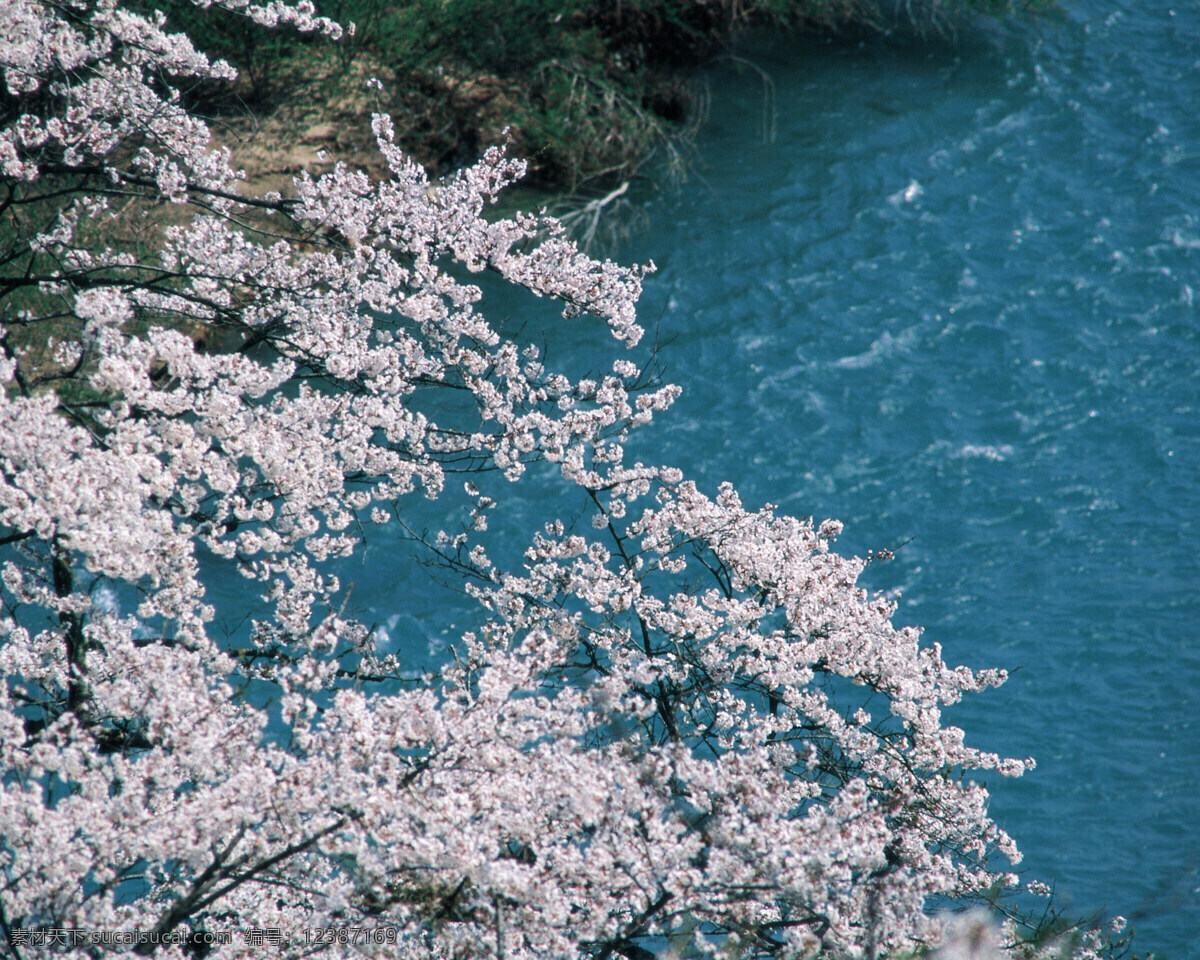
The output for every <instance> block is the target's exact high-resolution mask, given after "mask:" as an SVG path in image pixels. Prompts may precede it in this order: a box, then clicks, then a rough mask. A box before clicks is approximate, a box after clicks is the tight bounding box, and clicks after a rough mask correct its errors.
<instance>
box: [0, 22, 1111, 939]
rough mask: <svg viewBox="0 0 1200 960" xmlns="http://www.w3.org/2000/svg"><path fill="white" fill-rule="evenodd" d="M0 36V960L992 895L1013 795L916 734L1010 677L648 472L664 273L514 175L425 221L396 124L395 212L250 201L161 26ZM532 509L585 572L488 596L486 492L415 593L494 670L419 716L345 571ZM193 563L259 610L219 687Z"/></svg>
mask: <svg viewBox="0 0 1200 960" xmlns="http://www.w3.org/2000/svg"><path fill="white" fill-rule="evenodd" d="M198 5H199V6H207V5H209V4H207V3H198ZM215 5H220V6H223V7H226V8H229V9H232V10H235V11H241V12H242V13H243V14H244V15H245V16H247V17H252V18H254V19H255V20H256V21H258V22H260V23H265V24H281V25H282V26H283V27H284V28H291V29H300V30H306V31H321V32H324V33H326V34H328V35H331V36H336V35H337V33H338V31H339V29H340V28H339V27H338V26H337V25H336V24H333V23H331V22H329V21H326V20H323V19H320V18H318V17H315V16H314V11H313V9H312V7H311V5H309V4H307V3H303V2H302V3H299V4H297V5H296V6H286V5H284V4H282V3H278V2H275V3H270V4H265V5H254V4H249V3H247V2H246V0H218V4H215ZM0 23H2V24H3V28H2V29H0V70H2V72H3V79H4V84H5V92H4V101H3V104H4V106H3V122H2V127H0V183H2V186H3V197H2V199H0V217H2V218H3V219H2V221H0V223H2V227H0V263H2V264H3V267H2V270H3V272H2V273H0V303H2V305H3V306H2V309H3V313H2V315H0V322H2V324H3V339H2V341H0V343H2V344H3V352H2V356H0V381H2V382H3V383H4V384H5V390H4V392H3V393H0V551H2V552H0V562H2V567H0V602H2V610H0V935H2V936H3V937H4V939H5V940H6V941H7V949H8V950H9V951H10V952H11V953H12V954H13V955H14V956H16V957H18V958H21V960H24V958H26V957H28V956H34V955H42V954H43V953H46V952H52V953H55V954H62V955H65V956H73V957H79V958H81V960H82V958H84V957H89V958H90V957H96V956H100V955H102V954H104V953H106V952H109V951H128V950H133V952H135V953H137V954H140V955H147V956H149V955H153V956H156V957H164V958H183V957H201V956H211V957H218V958H225V957H235V956H254V957H300V956H307V955H310V954H314V953H319V954H321V955H323V956H379V957H422V958H429V957H463V958H466V957H476V956H487V957H496V958H502V957H565V956H579V957H593V958H597V960H608V958H610V957H613V956H614V955H620V956H623V957H626V958H629V960H643V958H649V957H652V956H657V955H661V954H668V953H670V954H673V955H678V956H691V955H695V954H700V953H703V954H714V955H722V956H780V957H793V956H794V957H802V956H847V957H850V956H854V957H882V956H894V955H904V954H911V953H912V952H913V951H920V950H923V949H925V948H927V947H930V946H933V945H936V944H937V943H939V942H941V940H942V939H943V937H944V936H946V927H945V924H944V922H943V920H942V919H940V917H939V915H938V914H937V913H936V912H935V908H937V907H940V906H945V905H947V904H953V903H956V902H964V901H967V900H971V899H972V898H979V897H981V896H983V895H985V894H987V893H989V892H994V891H995V890H996V889H998V888H1006V887H1012V886H1014V885H1015V884H1016V882H1017V881H1016V877H1015V876H1014V875H1012V874H1011V873H1007V872H1004V870H1001V869H998V868H997V867H996V866H995V865H994V862H995V861H996V859H997V857H999V858H1000V860H1002V861H1003V860H1007V861H1008V862H1009V863H1010V864H1015V863H1016V862H1017V861H1018V859H1019V855H1018V853H1017V850H1016V848H1015V846H1014V845H1013V843H1012V841H1011V840H1010V839H1009V837H1008V836H1006V835H1005V833H1004V832H1003V831H1002V830H1000V829H998V828H997V826H996V825H995V824H994V823H993V822H992V821H991V820H990V819H989V817H988V813H987V806H986V805H987V792H986V790H985V789H984V787H983V786H981V785H978V784H976V783H974V782H972V781H971V780H970V779H969V777H970V775H971V771H980V770H983V771H995V772H997V773H999V774H1001V775H1005V776H1010V775H1018V774H1020V773H1021V772H1023V771H1024V770H1025V769H1027V767H1028V766H1029V765H1030V763H1031V761H1021V760H1011V759H1003V758H1000V757H997V756H995V755H993V754H989V753H986V752H981V751H980V750H977V749H975V748H972V747H969V746H967V745H966V744H965V743H964V740H963V734H962V731H960V730H958V729H956V728H954V727H952V726H948V725H946V724H944V723H943V722H942V719H941V709H942V708H943V707H944V706H946V705H949V704H952V703H954V702H955V701H957V700H958V699H959V698H960V697H961V696H962V695H963V694H964V693H968V692H973V691H976V690H980V689H982V688H985V687H989V686H994V685H996V684H998V683H1000V682H1002V681H1003V679H1004V676H1003V673H1001V672H998V671H983V672H972V671H970V670H967V669H965V668H962V667H959V668H952V667H949V666H947V665H946V664H945V663H944V662H943V661H942V658H941V655H940V651H939V650H938V648H937V647H936V646H928V645H924V644H922V642H921V639H920V635H919V632H918V631H916V630H914V629H910V628H899V627H896V626H894V625H893V623H892V619H891V618H892V614H893V612H894V608H893V605H892V604H891V603H890V602H889V601H887V600H885V599H882V598H880V597H876V596H871V595H869V594H868V593H866V592H865V591H863V590H862V589H861V588H860V587H859V586H858V578H859V576H860V574H861V573H862V571H863V569H864V567H865V566H866V562H865V561H862V560H857V559H849V558H845V557H842V556H840V555H838V554H837V553H835V552H834V551H833V550H832V549H831V543H832V541H833V540H834V538H835V537H836V535H837V533H838V532H839V530H840V526H839V525H838V524H837V523H835V522H832V521H826V522H824V523H822V524H820V525H817V526H814V525H813V524H812V523H810V522H807V521H799V520H795V519H792V518H789V517H785V516H780V515H777V514H776V513H775V512H774V510H773V509H772V508H770V507H764V508H762V509H758V510H753V509H748V508H747V507H745V506H744V505H743V503H742V502H741V500H740V499H739V497H738V495H737V493H736V492H735V491H734V490H732V489H731V488H729V487H728V486H724V487H721V488H720V490H719V491H717V492H716V493H715V496H710V495H706V494H704V493H703V492H702V491H701V490H700V489H699V488H698V487H697V486H696V485H694V484H693V483H691V482H689V481H687V480H686V479H685V478H683V477H682V476H681V475H680V473H679V472H678V471H677V470H674V469H672V468H669V467H663V466H647V465H645V464H642V463H633V464H630V463H628V462H627V458H626V456H625V453H624V446H625V444H626V442H627V440H628V438H629V435H630V434H631V432H632V431H634V430H635V429H637V428H639V427H642V426H643V425H645V424H647V423H648V422H649V421H651V419H652V418H653V417H654V416H655V414H657V413H659V412H661V411H663V410H666V409H667V408H668V407H669V406H670V404H671V401H672V400H673V398H674V397H675V396H676V395H677V394H678V389H677V388H676V387H674V386H669V385H663V384H661V383H657V382H656V381H655V380H654V379H653V378H652V377H650V376H648V375H647V374H646V372H645V371H646V370H647V368H648V366H649V364H650V360H651V358H650V357H648V356H646V354H645V352H644V351H643V352H637V348H638V344H639V340H640V338H641V335H642V330H641V329H640V327H639V326H638V325H637V322H636V316H635V305H636V302H637V299H638V296H639V293H640V289H641V280H642V277H643V271H642V270H641V269H636V268H627V267H622V266H618V265H615V264H612V263H608V262H599V261H596V260H593V259H591V258H589V257H586V256H584V255H582V254H581V253H580V252H579V251H578V250H577V249H576V248H575V246H574V245H573V244H572V243H571V242H570V241H569V240H568V239H566V238H565V237H564V236H563V235H562V232H561V230H560V229H559V228H558V226H557V225H556V224H555V223H554V222H553V221H552V220H550V219H548V218H546V217H540V216H531V215H523V214H522V215H516V216H513V217H509V218H505V217H499V216H495V215H490V214H488V213H487V211H488V207H489V205H490V203H491V202H492V201H494V199H495V198H496V196H497V194H498V193H499V191H501V190H502V189H503V188H504V187H505V186H506V185H507V184H509V183H510V182H512V181H513V180H514V179H516V178H518V177H519V176H520V175H521V172H522V165H521V163H520V162H518V161H516V160H512V159H509V158H508V157H506V156H505V155H504V153H503V152H502V151H500V150H490V151H488V152H487V153H486V154H485V155H484V156H483V158H482V159H481V160H480V161H479V163H477V164H476V165H475V166H473V167H471V168H469V169H466V170H464V171H462V172H461V173H459V174H458V175H456V176H454V177H451V178H449V179H446V180H443V181H436V182H434V181H431V180H429V179H428V178H427V176H426V174H425V172H424V171H423V170H422V169H421V168H420V167H419V166H417V165H415V164H414V163H413V162H411V161H410V160H408V159H407V158H406V157H405V156H404V155H403V153H402V152H401V151H400V150H399V149H398V147H397V146H396V143H395V138H394V134H393V131H392V128H391V124H390V122H389V120H388V118H387V117H385V116H378V117H376V118H375V121H374V132H375V136H376V139H377V142H378V145H379V149H380V151H381V152H382V154H383V157H384V159H385V160H386V163H387V166H388V169H389V170H390V178H389V179H386V180H382V181H379V180H372V179H370V178H368V177H367V176H366V175H365V174H363V173H361V172H358V171H355V170H351V169H347V168H345V167H338V168H336V169H334V170H333V171H332V172H330V173H327V174H325V175H323V176H317V177H314V176H308V175H301V176H300V177H298V178H297V179H296V181H295V185H294V191H292V192H291V193H290V194H289V195H288V196H281V195H278V194H267V195H262V196H258V195H253V194H250V193H249V192H247V191H246V190H245V189H244V185H243V184H242V183H241V178H240V176H239V174H238V173H237V172H236V171H235V170H233V169H232V167H231V165H230V156H229V154H228V152H227V151H224V150H220V149H214V148H213V146H212V142H211V139H210V133H209V130H208V128H207V126H206V125H205V123H204V122H202V121H201V120H200V119H199V118H198V117H196V116H194V115H193V114H192V113H190V112H189V110H188V108H187V104H186V97H185V90H186V88H187V87H188V85H190V84H194V83H196V82H198V81H214V80H221V79H228V78H230V77H231V75H232V71H231V70H230V68H229V67H228V66H227V65H226V64H224V63H220V62H211V61H209V60H208V59H207V58H206V57H205V56H204V55H203V54H202V53H200V52H199V51H197V50H195V49H194V48H193V46H192V45H191V44H190V43H189V41H188V40H187V39H186V38H185V37H183V36H180V35H178V34H172V33H170V32H169V31H168V29H167V27H166V25H165V23H164V21H163V20H162V19H161V18H156V17H154V16H151V15H147V14H144V13H138V12H135V11H133V10H130V9H126V8H123V7H122V6H121V5H120V4H119V3H118V2H117V0H58V2H51V0H0ZM484 270H487V271H490V272H492V273H494V274H496V275H498V276H499V277H500V278H502V280H503V281H504V282H507V283H508V284H511V285H515V286H517V287H522V288H525V289H527V290H529V291H531V292H532V293H533V294H535V295H537V296H540V297H545V298H551V299H553V300H555V301H557V302H558V303H559V304H560V305H561V307H562V312H563V316H564V317H566V318H578V319H577V320H574V321H573V322H578V323H589V322H596V323H597V329H598V330H599V331H600V333H602V334H603V330H604V328H605V327H606V328H607V334H603V335H604V336H606V337H607V336H611V337H612V338H613V339H614V340H615V341H616V344H615V345H614V347H615V349H614V350H613V351H611V352H612V354H613V358H611V359H610V361H608V362H607V367H606V370H607V372H605V373H604V374H603V375H601V376H598V377H595V378H592V379H586V378H571V377H568V376H566V375H564V374H562V373H560V372H556V371H555V370H553V369H551V368H550V367H549V366H548V365H547V363H546V362H545V360H544V358H543V356H542V353H541V351H540V350H539V349H538V348H537V347H536V346H534V345H531V344H522V343H518V342H515V341H513V340H512V339H507V338H505V337H504V336H502V334H501V333H500V332H499V330H498V328H497V327H495V326H494V325H492V324H491V323H489V321H488V320H487V319H486V318H485V316H484V315H483V313H482V312H481V308H480V303H481V299H482V293H481V289H480V287H479V286H478V285H475V284H472V283H470V282H466V280H467V278H468V277H469V275H470V273H471V272H479V271H484ZM631 351H633V352H631ZM597 353H598V355H600V353H601V348H600V347H598V348H597ZM630 357H633V358H634V359H630ZM534 462H542V463H547V462H548V463H550V464H556V465H557V466H558V470H559V472H560V474H561V483H562V485H563V488H564V489H565V490H568V491H574V492H575V495H576V496H578V497H579V498H581V502H582V503H584V504H585V505H586V510H585V511H584V516H585V518H590V519H591V521H592V523H591V526H590V527H586V524H584V526H585V527H586V529H585V530H582V531H581V530H580V529H578V527H579V524H568V523H566V522H564V521H563V520H560V519H556V518H554V517H552V516H551V517H547V518H546V521H547V522H546V524H545V527H544V528H543V529H542V530H541V531H540V532H538V533H537V534H536V535H535V536H534V537H533V539H532V541H531V543H530V545H529V546H528V549H527V551H526V553H525V557H524V562H523V564H520V565H518V568H517V569H505V568H504V567H503V566H502V565H499V564H496V563H493V562H492V560H491V559H490V558H489V549H490V547H489V544H488V543H487V541H486V539H485V538H486V536H487V517H488V515H489V513H490V512H492V511H494V510H503V509H504V504H503V500H502V498H500V497H493V496H489V495H484V494H483V493H481V492H480V491H479V489H478V488H477V487H476V486H475V485H474V484H473V483H468V484H467V485H466V490H467V496H466V498H465V500H463V501H461V502H462V506H463V525H462V527H463V528H462V530H460V531H458V532H442V533H435V534H434V535H431V536H429V537H428V538H427V543H426V549H427V550H428V552H429V556H430V557H431V558H433V559H434V560H436V561H437V562H438V563H440V564H442V565H443V566H444V567H445V568H447V569H449V570H452V571H454V572H455V574H456V575H457V576H460V577H461V580H462V583H463V584H464V586H465V588H466V592H467V594H469V595H470V596H471V597H473V598H474V599H472V600H470V601H469V602H471V603H477V604H478V605H479V610H480V615H479V622H480V624H481V626H480V628H479V629H477V630H475V631H474V632H471V633H468V634H466V635H464V636H463V637H462V638H461V641H460V642H459V644H458V645H457V646H456V653H455V656H454V658H453V660H452V661H451V662H450V663H449V664H447V666H446V667H445V669H444V670H442V671H441V672H440V673H439V675H437V676H435V677H425V678H423V679H421V680H420V681H419V682H413V681H412V678H411V677H410V676H409V674H408V673H406V672H405V665H404V663H403V662H402V661H400V660H398V659H397V658H396V657H395V656H388V655H384V654H383V653H382V652H381V650H380V649H379V645H378V643H377V640H378V637H377V635H376V634H375V633H374V632H373V631H372V630H371V629H370V628H369V627H368V626H367V625H365V624H363V623H360V622H357V621H355V620H354V619H353V618H352V617H350V616H348V615H346V613H345V604H344V599H345V597H344V594H345V591H344V590H343V589H342V586H341V583H340V579H339V576H338V561H339V559H340V558H345V557H347V556H349V555H351V554H352V553H353V552H354V551H355V550H356V548H357V546H358V544H359V542H360V540H361V531H362V530H364V529H367V528H369V527H371V526H372V525H386V524H388V523H391V524H392V525H393V526H395V525H397V524H399V525H404V524H405V523H406V522H407V521H406V517H408V516H409V515H410V514H411V511H412V508H411V506H409V505H410V504H411V502H412V499H413V498H414V497H416V496H418V495H421V496H424V497H428V498H435V497H441V496H447V497H455V496H457V494H456V493H455V491H456V490H457V488H458V483H459V481H455V482H450V483H448V478H451V479H452V478H453V477H454V476H455V475H456V474H458V473H460V472H467V473H474V472H477V471H484V470H492V471H496V472H497V474H498V475H502V476H503V477H505V478H507V480H509V481H512V482H514V483H519V481H520V480H521V478H522V475H523V474H524V473H525V472H526V470H527V468H528V467H529V465H530V464H531V463H534ZM493 552H494V551H493ZM202 563H203V565H204V568H205V569H217V570H220V571H223V573H222V575H223V576H227V577H237V576H240V577H242V578H244V579H245V582H246V584H247V588H248V591H249V593H250V594H252V595H253V596H254V597H255V598H256V599H255V601H254V602H255V603H256V614H255V619H254V621H253V627H252V630H251V631H250V633H249V636H248V637H246V638H245V640H244V642H243V641H242V640H238V641H236V642H235V641H232V640H230V639H228V638H226V637H224V636H222V635H221V634H220V633H219V632H218V631H215V630H214V629H213V623H214V619H215V617H216V616H217V615H218V613H219V611H218V610H216V609H214V605H213V604H212V603H210V602H209V600H208V599H207V594H206V582H205V580H206V577H205V576H204V575H202V573H201V570H202ZM208 585H209V586H211V584H208ZM114 597H115V598H116V601H114V600H113V598H114ZM464 602H467V601H464ZM1005 869H1006V868H1005ZM954 929H957V928H954ZM951 934H953V929H952V930H951ZM998 936H999V937H1000V938H1001V939H1000V940H998V941H997V942H1001V941H1003V940H1004V938H1007V940H1008V942H1011V941H1012V940H1013V939H1014V938H1015V937H1017V934H1016V933H1015V931H1014V930H1013V929H1009V930H1008V931H1007V932H1002V933H1001V934H999V935H998ZM960 939H961V938H960ZM951 942H956V941H954V940H953V936H951ZM989 942H990V941H989ZM1089 949H1090V948H1089ZM1026 952H1028V951H1026ZM1085 952H1086V951H1085ZM962 955H967V954H965V953H963V954H962Z"/></svg>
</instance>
